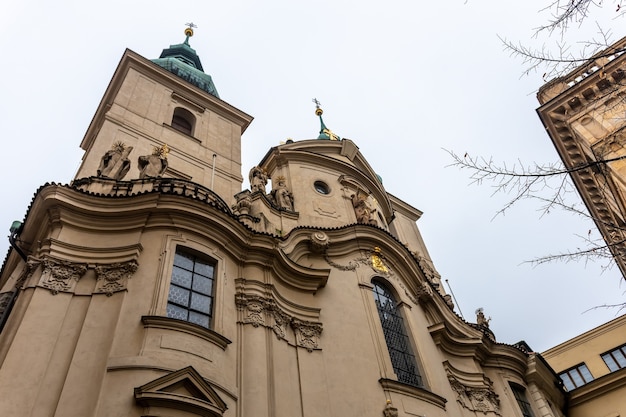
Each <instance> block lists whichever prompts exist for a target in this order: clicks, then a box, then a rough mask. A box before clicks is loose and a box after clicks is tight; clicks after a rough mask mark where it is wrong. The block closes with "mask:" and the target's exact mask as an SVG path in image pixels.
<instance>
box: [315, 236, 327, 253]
mask: <svg viewBox="0 0 626 417" xmlns="http://www.w3.org/2000/svg"><path fill="white" fill-rule="evenodd" d="M329 243H330V241H329V239H328V235H327V234H326V233H324V232H314V233H311V249H312V250H313V252H317V253H321V252H324V251H325V250H326V248H328V245H329Z"/></svg>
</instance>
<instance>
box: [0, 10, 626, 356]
mask: <svg viewBox="0 0 626 417" xmlns="http://www.w3.org/2000/svg"><path fill="white" fill-rule="evenodd" d="M547 3H548V2H547V1H537V0H532V1H524V2H503V1H501V0H499V1H496V0H491V1H486V0H485V1H472V0H469V1H467V2H464V1H462V0H457V1H448V2H416V1H409V0H406V1H397V0H396V1H393V0H392V1H385V2H376V1H369V0H368V1H360V2H358V3H356V2H348V1H340V0H334V1H324V0H321V1H316V2H296V1H274V0H266V1H263V2H259V1H229V2H206V1H187V2H172V1H133V2H127V1H125V2H122V1H117V0H113V1H108V2H78V1H56V2H47V1H41V0H39V1H29V2H13V3H12V4H10V5H8V4H7V5H4V6H3V13H2V15H1V16H0V32H1V37H0V45H1V47H2V52H3V57H4V59H3V64H2V66H1V67H0V68H1V69H0V73H1V75H2V77H0V91H1V92H2V98H3V99H2V100H0V129H1V138H2V144H3V152H2V153H1V154H0V161H1V163H0V174H1V175H2V178H4V181H3V187H2V199H3V203H2V206H0V229H1V230H5V232H4V233H5V235H7V234H8V228H9V226H10V224H11V221H13V220H16V219H19V220H21V219H22V218H23V216H24V214H25V212H26V209H27V207H28V204H29V203H30V200H31V198H32V195H33V193H34V192H35V190H36V189H37V187H39V186H40V185H42V184H44V183H45V182H48V181H55V182H62V183H67V182H69V181H70V180H71V178H72V177H73V175H74V173H75V171H76V168H77V167H78V164H79V161H80V157H81V155H82V151H81V150H80V149H79V143H80V141H81V140H82V137H83V134H84V132H85V131H86V129H87V126H88V124H89V122H90V120H91V117H92V115H93V113H94V111H95V110H96V107H97V105H98V103H99V101H100V98H101V96H102V94H103V93H104V90H105V89H106V87H107V85H108V82H109V80H110V78H111V76H112V75H113V71H114V69H115V67H116V65H117V63H118V61H119V59H120V57H121V55H122V53H123V51H124V48H127V47H128V48H129V49H132V50H134V51H135V52H137V53H139V54H141V55H143V56H145V57H147V58H156V57H158V55H159V54H160V52H161V50H162V49H163V48H165V47H167V46H168V45H170V44H175V43H180V42H181V41H182V40H183V39H184V35H183V29H184V23H186V22H189V21H193V22H194V23H196V24H197V25H198V28H197V29H196V35H195V36H194V37H193V38H192V39H191V45H192V47H193V48H195V49H196V51H197V52H198V54H199V55H200V58H201V60H202V64H203V66H204V68H205V71H206V72H207V73H209V74H211V75H212V76H213V81H214V82H215V85H216V87H217V89H218V91H219V94H220V96H221V98H222V99H223V100H225V101H227V102H228V103H230V104H232V105H234V106H235V107H237V108H239V109H241V110H243V111H245V112H247V113H249V114H251V115H252V116H254V117H255V121H254V122H253V123H252V125H251V127H250V128H249V129H248V130H247V131H246V133H245V134H244V137H243V142H242V148H243V165H244V177H245V176H247V171H248V169H249V168H250V167H251V166H252V165H254V164H256V163H257V162H258V161H259V160H260V159H261V158H262V157H263V155H264V154H265V152H266V151H267V150H268V149H269V147H271V146H274V145H276V144H278V143H279V142H280V141H284V140H285V139H286V138H293V139H295V140H298V139H310V138H315V137H316V136H317V132H318V130H319V124H318V120H317V119H316V117H315V115H314V105H313V103H312V102H311V99H312V98H313V97H317V98H318V99H319V100H320V101H321V103H322V108H323V109H324V120H325V122H326V124H327V126H328V127H329V128H330V129H332V130H333V132H335V133H337V134H338V135H339V136H341V137H346V138H350V139H352V140H353V141H354V142H355V143H356V144H357V145H358V146H359V147H360V149H361V152H362V153H363V154H364V156H365V157H366V158H367V159H368V160H369V162H370V164H371V165H372V166H373V167H374V169H375V170H376V171H377V172H378V173H379V174H380V175H381V176H382V177H383V179H384V185H385V187H386V189H387V191H389V192H391V193H392V194H394V195H396V196H398V197H400V198H402V199H403V200H405V201H407V202H408V203H410V204H411V205H413V206H415V207H417V208H419V209H420V210H422V211H423V212H424V215H423V217H422V219H420V221H419V222H418V226H419V227H420V230H421V231H422V234H423V237H424V239H425V241H426V245H427V246H428V248H429V251H430V254H431V256H432V258H433V260H434V263H435V266H436V268H437V270H438V271H439V272H440V274H441V275H442V278H443V279H444V280H445V279H448V280H449V282H450V284H451V285H452V288H453V290H454V293H455V296H456V298H457V300H458V301H459V306H460V308H461V311H462V312H463V314H464V315H465V317H466V319H468V320H469V321H474V320H475V316H474V310H475V309H476V308H478V307H483V308H484V309H485V314H486V315H487V316H491V317H492V318H493V320H492V322H491V328H492V330H493V331H494V332H495V334H496V337H497V339H498V341H500V342H505V343H514V342H516V341H518V340H520V339H525V340H526V341H527V342H528V343H529V344H530V346H531V347H533V348H534V349H536V350H545V349H546V348H548V347H551V346H553V345H555V344H557V343H560V342H562V341H564V340H566V339H568V338H570V337H573V336H575V335H576V334H578V333H580V332H582V331H585V330H588V329H590V328H592V327H595V326H597V325H599V324H601V323H603V322H605V321H608V320H610V319H612V318H614V317H615V315H616V314H617V311H615V310H608V311H607V310H604V309H596V310H592V311H589V312H586V313H584V312H585V311H586V310H588V309H590V308H593V307H594V306H598V305H601V304H605V303H618V302H621V301H622V300H623V299H624V294H623V291H624V290H623V287H620V278H619V273H618V271H617V269H613V270H609V271H606V272H604V273H603V272H602V269H601V267H600V266H601V265H597V264H587V265H585V264H584V263H569V264H562V263H556V264H549V265H544V266H538V267H534V268H533V267H532V266H530V265H528V264H523V263H522V262H523V261H525V260H528V259H532V258H534V257H537V256H541V255H545V254H548V253H555V252H560V251H564V250H567V249H571V248H575V247H576V246H577V245H579V244H580V241H579V240H578V238H577V237H576V236H575V235H576V234H580V235H585V234H586V233H587V230H589V229H590V228H592V227H593V226H592V225H591V224H590V222H589V221H587V220H585V219H581V218H579V217H575V216H572V215H570V214H567V213H551V214H550V215H548V216H544V217H543V218H541V219H540V218H539V217H540V213H539V212H537V211H536V209H537V206H536V205H534V204H530V203H525V202H524V203H522V204H520V205H518V206H516V207H515V208H513V209H512V210H510V211H509V212H508V213H507V215H506V216H504V217H502V216H501V217H496V218H495V219H493V217H494V214H495V213H496V211H497V210H498V209H499V208H500V207H502V205H503V204H504V203H505V202H506V201H507V196H501V195H496V196H494V197H491V192H492V190H491V189H490V187H489V185H488V184H485V185H483V186H481V187H476V186H468V183H469V180H468V178H467V173H465V172H462V171H459V170H457V169H456V168H446V165H448V164H449V163H450V158H449V156H448V155H447V154H446V153H445V151H444V150H443V149H451V150H454V151H456V152H458V153H461V154H463V153H465V152H469V153H470V154H471V155H485V156H493V157H494V159H496V160H505V161H509V162H515V161H516V160H517V159H521V160H522V161H527V162H532V161H537V162H544V161H546V162H547V161H553V160H555V159H556V158H557V155H556V152H555V151H554V148H553V146H552V144H551V142H550V139H549V138H548V136H547V134H546V133H545V131H544V129H543V127H542V126H541V123H540V121H539V119H538V117H537V116H536V114H535V108H536V107H537V106H538V103H537V101H536V99H535V94H534V92H535V91H536V89H537V88H538V87H539V86H541V84H542V83H543V82H542V79H541V74H532V75H531V76H529V77H523V78H520V75H521V73H522V70H523V66H522V63H521V62H520V61H519V60H516V59H513V58H511V57H510V56H509V54H508V53H506V52H503V48H502V45H501V42H500V41H499V39H498V37H497V35H498V34H500V35H503V36H506V37H508V38H511V39H514V40H516V39H519V40H523V41H525V40H529V39H531V37H532V33H533V31H532V28H534V27H536V26H538V25H540V24H542V23H543V22H544V21H545V18H546V16H545V15H541V14H538V10H540V9H542V8H543V7H545V4H547ZM355 5H358V7H356V6H355ZM611 7H612V6H607V8H608V9H610V8H611ZM608 9H605V10H603V11H600V14H598V15H597V17H598V19H599V20H603V21H605V22H608V24H609V25H614V26H615V27H617V25H618V24H623V21H622V20H617V21H614V20H611V19H607V18H606V17H605V16H604V15H607V14H610V12H611V10H608ZM588 26H589V27H590V29H589V30H590V32H589V33H593V30H594V28H593V22H591V24H590V25H588ZM583 29H584V28H583ZM619 37H621V33H619V32H617V33H615V37H614V40H617V39H618V38H619ZM529 42H535V44H537V42H540V40H537V41H533V40H529ZM2 228H4V229H2ZM0 234H1V233H0ZM7 249H8V242H7V240H6V239H2V241H1V242H0V253H1V255H0V257H2V258H4V254H5V253H6V250H7Z"/></svg>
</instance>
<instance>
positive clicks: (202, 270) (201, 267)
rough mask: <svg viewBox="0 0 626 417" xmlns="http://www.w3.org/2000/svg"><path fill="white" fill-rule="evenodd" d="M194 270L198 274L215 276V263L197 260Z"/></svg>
mask: <svg viewBox="0 0 626 417" xmlns="http://www.w3.org/2000/svg"><path fill="white" fill-rule="evenodd" d="M193 272H195V273H196V274H200V275H204V276H205V277H209V278H213V265H208V264H205V263H201V262H196V264H195V265H194V267H193Z"/></svg>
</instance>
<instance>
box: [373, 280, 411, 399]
mask: <svg viewBox="0 0 626 417" xmlns="http://www.w3.org/2000/svg"><path fill="white" fill-rule="evenodd" d="M372 284H373V286H374V288H373V292H374V301H375V302H376V308H377V309H378V316H379V317H380V322H381V324H382V327H383V334H384V335H385V342H386V343H387V349H388V351H389V356H390V358H391V364H392V365H393V370H394V371H395V373H396V375H397V376H398V381H399V382H403V383H405V384H408V385H413V386H416V387H422V386H423V383H422V377H421V376H420V374H419V371H418V368H417V362H416V361H415V354H414V353H413V348H412V347H411V342H410V340H409V336H408V334H407V332H406V328H405V326H404V319H403V318H402V315H401V314H400V311H399V310H398V303H397V302H396V300H395V298H394V296H393V295H392V293H391V291H389V289H388V288H387V287H386V286H385V285H384V284H382V283H381V282H379V281H377V280H374V281H372Z"/></svg>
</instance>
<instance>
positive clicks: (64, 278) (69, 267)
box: [39, 258, 87, 295]
mask: <svg viewBox="0 0 626 417" xmlns="http://www.w3.org/2000/svg"><path fill="white" fill-rule="evenodd" d="M42 263H43V266H44V270H43V273H42V274H41V279H40V280H39V285H40V286H41V287H43V288H47V289H49V290H50V292H51V293H52V295H57V294H58V293H59V292H74V288H75V287H76V283H77V282H78V280H79V279H80V278H81V277H82V276H83V275H84V274H85V272H87V265H85V264H79V263H73V262H69V261H62V260H56V259H53V258H47V259H44V260H43V261H42Z"/></svg>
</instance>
